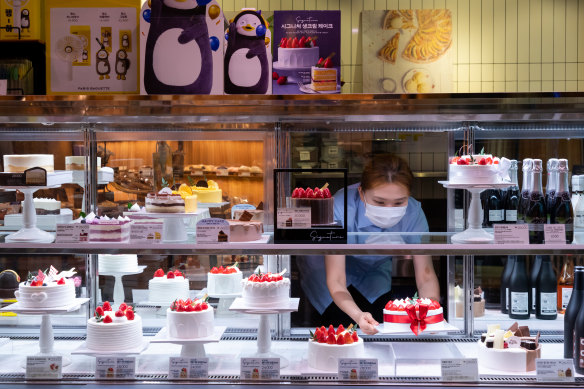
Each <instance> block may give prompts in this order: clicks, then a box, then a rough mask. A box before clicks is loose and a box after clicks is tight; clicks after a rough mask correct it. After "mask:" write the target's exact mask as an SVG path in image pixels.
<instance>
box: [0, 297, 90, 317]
mask: <svg viewBox="0 0 584 389" xmlns="http://www.w3.org/2000/svg"><path fill="white" fill-rule="evenodd" d="M88 301H89V299H88V298H76V299H75V302H73V303H71V304H69V305H65V306H62V307H54V308H24V307H22V306H21V304H20V303H18V302H17V303H14V304H10V305H7V306H5V307H4V308H2V309H0V311H5V312H14V313H20V314H29V315H44V314H50V313H55V314H58V313H67V312H73V311H76V310H78V309H79V308H80V307H81V305H83V304H85V303H86V302H88Z"/></svg>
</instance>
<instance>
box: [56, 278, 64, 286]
mask: <svg viewBox="0 0 584 389" xmlns="http://www.w3.org/2000/svg"><path fill="white" fill-rule="evenodd" d="M57 285H65V279H64V278H63V277H61V279H60V280H59V281H57Z"/></svg>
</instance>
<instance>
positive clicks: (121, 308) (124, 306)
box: [119, 303, 128, 311]
mask: <svg viewBox="0 0 584 389" xmlns="http://www.w3.org/2000/svg"><path fill="white" fill-rule="evenodd" d="M126 309H128V305H127V304H126V303H121V304H120V308H119V310H120V311H125V310H126Z"/></svg>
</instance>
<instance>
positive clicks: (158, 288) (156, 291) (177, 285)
mask: <svg viewBox="0 0 584 389" xmlns="http://www.w3.org/2000/svg"><path fill="white" fill-rule="evenodd" d="M188 297H189V280H187V279H186V278H184V277H183V276H177V277H174V278H167V276H164V277H154V278H153V279H151V280H150V281H148V301H150V302H154V303H160V304H170V303H172V302H173V301H174V300H176V299H187V298H188Z"/></svg>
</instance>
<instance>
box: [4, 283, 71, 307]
mask: <svg viewBox="0 0 584 389" xmlns="http://www.w3.org/2000/svg"><path fill="white" fill-rule="evenodd" d="M14 295H15V296H16V300H18V303H19V304H20V306H21V307H23V308H54V307H63V306H66V305H69V304H72V303H73V302H74V301H75V285H74V283H73V280H70V279H66V280H65V283H64V284H63V285H58V284H57V281H54V282H50V283H48V284H47V286H30V285H27V283H26V282H21V283H20V284H19V285H18V290H17V291H16V292H14Z"/></svg>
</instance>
